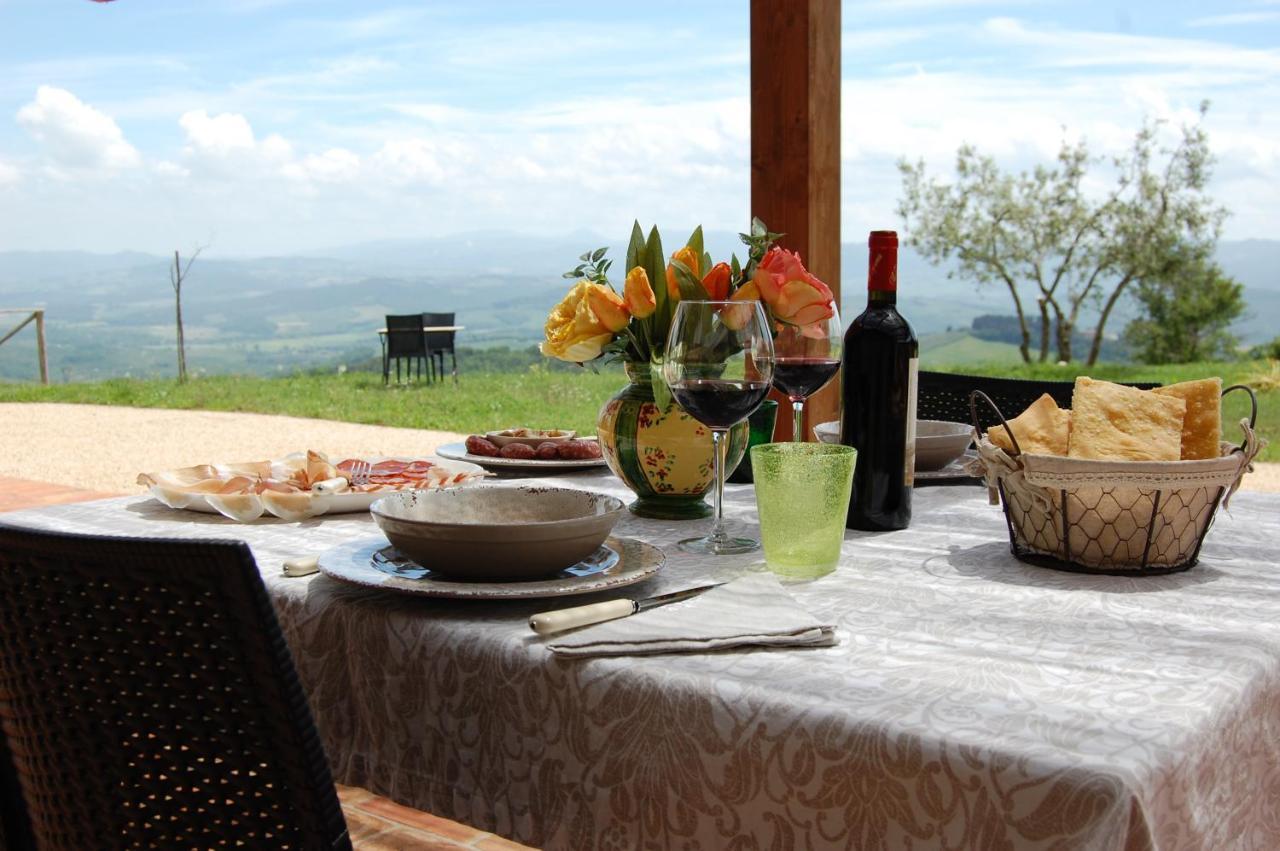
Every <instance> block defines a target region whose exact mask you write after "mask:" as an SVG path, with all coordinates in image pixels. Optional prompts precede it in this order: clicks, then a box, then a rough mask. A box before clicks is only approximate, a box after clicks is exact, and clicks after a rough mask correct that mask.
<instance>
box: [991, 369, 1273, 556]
mask: <svg viewBox="0 0 1280 851" xmlns="http://www.w3.org/2000/svg"><path fill="white" fill-rule="evenodd" d="M1236 390H1243V391H1244V392H1246V393H1248V394H1249V397H1250V400H1251V401H1252V411H1251V414H1250V416H1249V417H1248V419H1242V420H1240V429H1241V431H1242V432H1243V434H1244V438H1243V441H1242V442H1241V443H1240V445H1238V446H1237V445H1233V444H1231V443H1228V442H1225V441H1224V442H1223V443H1222V444H1221V453H1222V454H1221V455H1220V456H1219V457H1217V458H1210V459H1206V460H1201V461H1096V460H1089V459H1083V458H1066V457H1062V456H1057V455H1032V454H1023V453H1022V450H1021V449H1020V447H1019V446H1018V440H1017V438H1016V437H1015V436H1014V435H1013V432H1012V430H1010V429H1008V423H1007V422H1006V421H1005V418H1004V414H1003V413H1002V412H1001V411H1000V409H999V408H998V407H997V406H996V404H995V403H994V402H992V401H991V399H990V397H988V396H987V394H985V393H983V392H982V391H980V390H975V391H974V392H973V393H972V394H971V395H970V397H969V406H970V413H971V414H972V415H973V422H974V433H975V436H976V443H977V447H978V457H977V458H976V459H974V461H972V462H971V465H972V466H971V470H970V472H972V473H973V474H974V475H977V476H980V477H982V478H983V479H984V480H985V481H986V484H987V487H988V490H989V493H990V497H991V504H992V505H995V504H997V502H999V504H1001V505H1002V506H1003V507H1004V515H1005V520H1006V521H1007V523H1008V527H1009V542H1010V545H1011V548H1012V550H1013V555H1014V557H1016V558H1017V559H1019V560H1020V561H1024V562H1028V563H1030V564H1035V565H1039V566H1041V567H1050V568H1055V569H1057V570H1069V571H1075V572H1077V573H1101V574H1111V575H1123V576H1135V575H1139V576H1149V575H1159V574H1165V573H1176V572H1178V571H1182V570H1187V569H1188V568H1190V567H1193V566H1194V565H1195V563H1196V561H1197V559H1198V558H1199V555H1200V546H1201V544H1202V543H1203V542H1204V537H1205V534H1206V533H1207V532H1208V531H1209V527H1210V525H1212V523H1213V517H1214V514H1215V513H1216V512H1217V509H1218V506H1219V505H1222V506H1224V507H1225V506H1226V505H1227V503H1228V501H1229V500H1230V498H1231V495H1232V494H1233V493H1235V491H1236V489H1237V488H1239V487H1240V481H1241V479H1242V478H1243V477H1244V474H1245V473H1246V472H1248V471H1249V469H1250V468H1251V465H1252V463H1253V459H1254V458H1255V457H1256V456H1257V454H1258V452H1259V451H1261V449H1262V447H1263V445H1265V441H1261V440H1259V438H1258V437H1257V435H1255V434H1254V426H1255V424H1256V423H1257V419H1258V399H1257V397H1256V396H1255V395H1254V392H1253V390H1252V389H1250V388H1249V387H1246V386H1244V385H1235V386H1232V387H1228V388H1226V389H1225V390H1223V391H1222V395H1223V396H1226V395H1227V394H1228V393H1230V392H1232V391H1236ZM980 401H981V402H984V403H985V404H986V405H989V406H990V407H991V409H992V410H993V411H995V413H996V415H997V416H998V417H999V418H1000V423H1001V425H1000V426H993V427H992V428H999V427H1004V428H1005V429H1006V431H1007V433H1008V434H1009V436H1010V438H1011V440H1012V443H1013V453H1012V454H1009V453H1007V452H1005V451H1004V450H1003V449H1001V448H1000V447H999V446H996V445H995V444H993V443H992V442H991V441H990V440H989V439H988V438H987V435H986V434H985V433H983V432H982V429H981V428H980V427H979V426H978V403H979V402H980Z"/></svg>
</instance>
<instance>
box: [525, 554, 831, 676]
mask: <svg viewBox="0 0 1280 851" xmlns="http://www.w3.org/2000/svg"><path fill="white" fill-rule="evenodd" d="M835 643H836V636H835V626H834V625H832V624H824V623H821V622H820V621H819V620H818V619H817V618H815V617H814V616H813V615H811V614H809V613H808V612H806V611H805V610H804V609H803V608H802V607H801V606H800V604H799V603H797V602H796V601H795V600H794V599H792V597H791V595H790V594H788V593H787V592H786V591H785V590H784V589H783V587H782V584H781V583H780V582H778V579H777V577H775V576H774V575H773V574H772V573H765V572H758V573H748V574H746V575H745V576H742V577H740V578H738V579H734V580H731V581H729V582H726V583H725V584H724V585H719V586H717V587H715V588H712V589H710V590H709V591H706V592H704V593H702V594H699V595H698V596H696V597H692V598H690V599H688V600H682V601H680V602H679V603H669V604H667V605H665V606H658V607H657V608H653V609H649V610H648V611H645V612H640V613H639V614H635V615H631V616H629V617H625V618H619V619H618V620H612V621H605V622H604V623H600V624H595V625H594V626H589V627H586V628H584V629H580V630H577V631H576V632H572V633H567V634H565V635H562V636H558V637H556V638H555V639H553V640H552V641H551V642H549V643H548V644H547V647H548V648H549V649H550V650H551V651H552V652H554V653H557V654H559V655H561V656H634V655H644V654H652V653H697V652H703V651H707V650H723V649H725V648H729V647H743V646H766V647H826V646H830V645H832V644H835Z"/></svg>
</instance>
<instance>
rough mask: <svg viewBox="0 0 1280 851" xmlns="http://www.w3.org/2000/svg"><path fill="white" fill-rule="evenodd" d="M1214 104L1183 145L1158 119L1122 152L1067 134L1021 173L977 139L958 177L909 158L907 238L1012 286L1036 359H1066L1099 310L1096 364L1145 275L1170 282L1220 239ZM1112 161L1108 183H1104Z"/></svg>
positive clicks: (969, 274) (962, 153) (1027, 350)
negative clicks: (1209, 126) (1209, 128)
mask: <svg viewBox="0 0 1280 851" xmlns="http://www.w3.org/2000/svg"><path fill="white" fill-rule="evenodd" d="M1207 109H1208V106H1207V104H1205V105H1202V106H1201V109H1200V119H1201V120H1200V121H1198V122H1197V123H1195V124H1192V125H1187V126H1183V127H1182V128H1181V133H1180V135H1179V137H1178V141H1177V142H1176V144H1173V145H1172V146H1167V145H1163V144H1161V142H1160V133H1159V131H1160V129H1161V124H1160V123H1159V122H1150V121H1147V122H1144V124H1143V126H1142V128H1141V129H1140V130H1139V131H1138V132H1137V134H1136V136H1135V137H1134V140H1133V144H1132V145H1131V146H1130V148H1129V149H1128V150H1127V151H1126V152H1125V153H1124V154H1123V155H1121V156H1117V157H1111V158H1104V157H1100V156H1095V155H1093V154H1091V153H1090V152H1089V149H1088V146H1087V144H1086V142H1084V141H1079V142H1075V143H1072V142H1069V141H1066V140H1064V141H1063V143H1062V146H1061V148H1060V149H1059V151H1058V155H1057V157H1056V159H1055V160H1054V161H1053V162H1052V163H1050V164H1042V165H1039V166H1036V167H1035V168H1034V169H1031V170H1030V171H1023V172H1021V173H1018V174H1011V173H1006V172H1005V171H1003V170H1001V168H1000V167H999V166H998V165H997V164H996V162H995V160H994V159H993V158H991V157H990V156H983V155H981V154H979V153H978V151H977V150H976V149H975V148H973V147H972V146H970V145H964V146H962V147H961V148H960V149H959V151H958V152H957V155H956V167H955V179H954V180H953V181H951V182H949V183H948V182H942V181H940V180H938V179H935V178H931V177H929V175H928V174H927V172H926V168H925V164H924V162H923V160H920V161H917V162H914V163H912V162H907V161H905V160H904V161H901V162H899V164H898V168H899V170H900V172H901V174H902V192H903V194H902V199H901V200H900V202H899V205H898V213H899V215H901V216H902V218H903V220H904V223H905V230H906V232H907V242H908V244H910V245H911V246H913V247H915V248H916V249H917V250H918V251H920V253H921V254H922V255H923V256H924V257H925V258H926V259H928V260H929V261H931V262H933V263H942V262H948V261H953V262H954V268H953V269H952V270H951V271H950V272H949V274H951V275H953V276H960V277H964V278H968V279H972V280H974V281H976V282H977V283H978V284H979V285H995V286H998V287H1002V288H1003V289H1004V290H1005V291H1007V293H1008V294H1009V296H1010V298H1011V300H1012V302H1013V310H1014V313H1015V315H1016V317H1017V320H1018V324H1019V329H1020V331H1021V337H1022V339H1021V343H1020V345H1019V349H1020V351H1021V353H1022V359H1023V360H1024V361H1027V362H1028V363H1029V362H1031V361H1032V360H1033V358H1034V359H1037V360H1040V361H1046V360H1048V359H1049V357H1050V351H1051V348H1052V349H1054V350H1055V357H1054V359H1055V360H1060V361H1069V360H1071V359H1072V358H1073V356H1074V355H1075V352H1073V351H1072V345H1071V338H1072V334H1073V333H1074V332H1076V331H1077V325H1078V323H1079V321H1080V317H1081V313H1082V311H1083V310H1085V309H1086V308H1093V309H1096V310H1097V311H1098V320H1097V325H1096V326H1095V327H1094V329H1093V334H1092V344H1091V346H1090V348H1089V354H1088V363H1090V364H1092V363H1094V362H1095V361H1096V360H1097V359H1098V354H1099V352H1100V350H1101V348H1102V341H1103V335H1104V331H1105V328H1106V324H1107V320H1108V319H1109V318H1110V316H1111V313H1112V311H1113V310H1114V308H1115V306H1116V304H1117V302H1119V300H1120V299H1121V298H1122V297H1123V296H1125V295H1126V294H1127V293H1128V292H1129V291H1130V289H1131V288H1132V287H1134V286H1135V284H1136V283H1137V282H1139V281H1144V280H1146V281H1157V280H1168V276H1169V275H1170V274H1171V272H1172V270H1173V269H1174V268H1175V267H1176V266H1177V265H1178V264H1179V263H1180V262H1182V261H1181V258H1183V257H1185V256H1186V255H1187V254H1188V253H1189V252H1199V253H1205V252H1206V251H1211V249H1212V246H1213V244H1214V243H1216V241H1217V238H1218V233H1219V230H1220V227H1221V223H1222V220H1223V218H1224V217H1225V215H1226V212H1225V210H1223V209H1222V208H1220V207H1218V206H1216V205H1215V204H1214V203H1213V202H1212V200H1211V199H1210V198H1209V197H1208V194H1207V192H1206V187H1207V183H1208V179H1209V172H1210V166H1211V162H1212V158H1211V156H1210V154H1209V144H1208V135H1207V134H1206V133H1205V131H1204V129H1203V127H1202V126H1201V125H1202V122H1203V118H1204V114H1205V112H1206V110H1207ZM1107 166H1110V169H1109V174H1106V175H1104V177H1103V182H1104V184H1105V185H1107V188H1106V189H1105V190H1103V191H1097V190H1094V189H1093V188H1092V187H1094V186H1096V185H1098V181H1099V178H1098V176H1097V172H1098V171H1099V170H1106V167H1107Z"/></svg>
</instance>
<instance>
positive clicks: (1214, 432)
mask: <svg viewBox="0 0 1280 851" xmlns="http://www.w3.org/2000/svg"><path fill="white" fill-rule="evenodd" d="M1151 392H1152V393H1159V394H1160V395H1161V396H1177V397H1178V398H1179V399H1182V400H1183V401H1185V402H1186V403H1187V413H1186V416H1185V417H1184V418H1183V420H1182V460H1183V461H1189V460H1198V459H1202V458H1217V457H1218V456H1219V455H1221V454H1222V450H1221V447H1220V445H1219V444H1221V443H1222V379H1221V378H1201V379H1200V380H1198V381H1183V382H1180V383H1178V384H1170V385H1169V386H1168V387H1157V388H1155V389H1154V390H1152V391H1151Z"/></svg>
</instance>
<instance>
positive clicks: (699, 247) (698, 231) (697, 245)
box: [685, 225, 706, 262]
mask: <svg viewBox="0 0 1280 851" xmlns="http://www.w3.org/2000/svg"><path fill="white" fill-rule="evenodd" d="M685 245H687V246H689V248H690V249H692V250H693V256H694V257H697V258H698V262H702V255H703V254H705V253H706V248H704V247H703V244H702V225H698V226H697V227H696V228H694V229H693V233H691V234H689V241H688V242H686V243H685Z"/></svg>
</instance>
